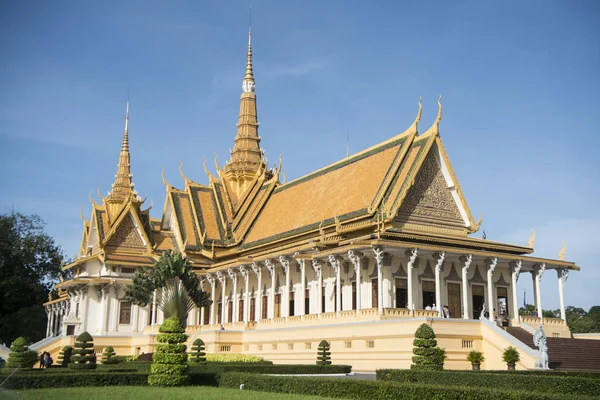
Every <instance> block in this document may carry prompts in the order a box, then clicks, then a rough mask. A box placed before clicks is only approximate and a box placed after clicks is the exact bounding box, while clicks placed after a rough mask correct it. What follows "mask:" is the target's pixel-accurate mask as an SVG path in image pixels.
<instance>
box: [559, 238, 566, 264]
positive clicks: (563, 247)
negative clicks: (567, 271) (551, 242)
mask: <svg viewBox="0 0 600 400" xmlns="http://www.w3.org/2000/svg"><path fill="white" fill-rule="evenodd" d="M565 254H567V245H566V244H565V242H562V249H560V252H559V253H558V259H559V260H560V261H564V260H565Z"/></svg>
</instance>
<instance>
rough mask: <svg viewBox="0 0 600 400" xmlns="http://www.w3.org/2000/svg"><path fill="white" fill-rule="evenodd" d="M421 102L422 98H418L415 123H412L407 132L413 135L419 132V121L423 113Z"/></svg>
mask: <svg viewBox="0 0 600 400" xmlns="http://www.w3.org/2000/svg"><path fill="white" fill-rule="evenodd" d="M422 101H423V96H421V97H419V111H418V112H417V116H416V118H415V121H414V122H413V123H412V125H411V126H410V128H409V130H410V131H411V132H414V133H418V132H419V122H420V121H421V114H422V113H423V104H422Z"/></svg>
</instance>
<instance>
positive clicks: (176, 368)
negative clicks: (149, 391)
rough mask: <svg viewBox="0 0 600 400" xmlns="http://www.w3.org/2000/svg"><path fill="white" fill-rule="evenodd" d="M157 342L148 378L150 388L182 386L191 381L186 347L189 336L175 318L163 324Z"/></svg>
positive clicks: (170, 318) (168, 319)
mask: <svg viewBox="0 0 600 400" xmlns="http://www.w3.org/2000/svg"><path fill="white" fill-rule="evenodd" d="M158 331H159V332H160V334H159V335H158V336H156V340H157V341H158V342H159V343H160V344H157V345H156V352H155V353H154V356H153V357H152V366H151V367H150V372H151V373H150V375H149V376H148V384H150V386H181V385H184V384H186V383H188V381H189V376H188V374H187V372H188V365H187V358H188V355H187V354H186V352H185V350H186V345H185V344H183V343H184V342H185V341H186V339H187V337H188V335H186V334H185V328H184V327H183V325H182V324H181V322H179V319H178V318H177V317H175V316H173V317H169V318H167V319H166V320H165V322H163V324H162V325H161V326H160V328H159V330H158Z"/></svg>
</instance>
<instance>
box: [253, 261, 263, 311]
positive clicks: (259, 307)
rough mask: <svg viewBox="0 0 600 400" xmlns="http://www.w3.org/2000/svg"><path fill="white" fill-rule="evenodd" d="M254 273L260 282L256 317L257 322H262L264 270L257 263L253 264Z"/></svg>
mask: <svg viewBox="0 0 600 400" xmlns="http://www.w3.org/2000/svg"><path fill="white" fill-rule="evenodd" d="M252 271H254V273H255V274H256V279H257V280H258V289H257V291H256V292H257V296H256V305H255V314H256V315H255V317H256V321H260V319H261V318H262V269H261V267H260V266H259V265H258V264H257V263H252Z"/></svg>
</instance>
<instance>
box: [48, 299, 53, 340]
mask: <svg viewBox="0 0 600 400" xmlns="http://www.w3.org/2000/svg"><path fill="white" fill-rule="evenodd" d="M48 309H49V312H48V337H50V336H54V309H53V308H52V306H49V307H48Z"/></svg>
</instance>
